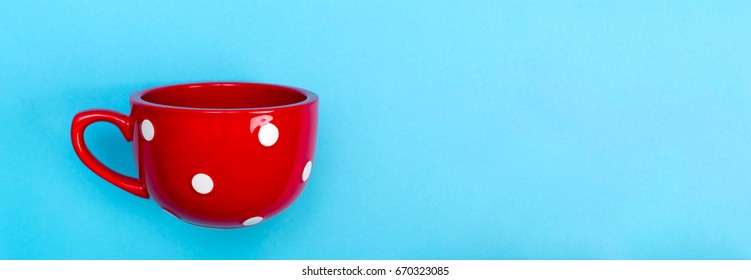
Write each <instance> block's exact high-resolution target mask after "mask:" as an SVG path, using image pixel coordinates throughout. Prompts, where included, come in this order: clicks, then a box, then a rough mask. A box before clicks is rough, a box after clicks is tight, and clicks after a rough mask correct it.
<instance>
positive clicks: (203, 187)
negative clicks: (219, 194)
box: [191, 173, 214, 194]
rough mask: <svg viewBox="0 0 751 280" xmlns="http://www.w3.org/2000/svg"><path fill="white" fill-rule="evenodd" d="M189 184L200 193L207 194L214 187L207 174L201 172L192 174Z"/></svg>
mask: <svg viewBox="0 0 751 280" xmlns="http://www.w3.org/2000/svg"><path fill="white" fill-rule="evenodd" d="M191 184H193V189H194V190H196V191H197V192H198V193H200V194H207V193H209V192H211V190H212V189H213V188H214V181H212V180H211V177H209V175H206V174H203V173H198V174H196V176H193V181H191Z"/></svg>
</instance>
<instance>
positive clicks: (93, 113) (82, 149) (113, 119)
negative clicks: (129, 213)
mask: <svg viewBox="0 0 751 280" xmlns="http://www.w3.org/2000/svg"><path fill="white" fill-rule="evenodd" d="M98 121H105V122H109V123H112V124H114V125H115V126H117V128H119V129H120V132H122V134H123V136H125V140H127V141H128V142H130V141H131V140H132V139H133V135H132V134H131V132H132V130H131V127H130V121H129V120H128V116H126V115H123V114H120V113H118V112H115V111H111V110H102V109H95V110H87V111H83V112H80V113H78V114H76V116H75V117H73V125H71V128H70V137H71V139H72V140H73V149H74V150H75V151H76V155H78V158H80V159H81V161H82V162H83V164H85V165H86V167H88V168H89V169H91V171H94V173H96V174H97V175H99V176H100V177H102V178H104V180H107V182H110V183H112V184H113V185H115V186H117V187H119V188H121V189H123V190H125V191H127V192H129V193H132V194H134V195H136V196H138V197H142V198H149V193H148V192H146V189H145V188H144V187H143V186H141V183H140V182H139V181H138V179H137V178H133V177H129V176H125V175H123V174H120V173H118V172H116V171H114V170H112V169H110V168H109V167H107V166H105V165H104V164H102V162H100V161H99V160H98V159H97V158H96V157H94V155H93V154H91V151H89V148H87V147H86V142H84V140H83V132H84V131H85V130H86V127H88V126H89V125H90V124H92V123H95V122H98Z"/></svg>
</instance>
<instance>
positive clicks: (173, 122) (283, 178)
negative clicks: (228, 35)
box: [129, 83, 318, 228]
mask: <svg viewBox="0 0 751 280" xmlns="http://www.w3.org/2000/svg"><path fill="white" fill-rule="evenodd" d="M130 101H131V104H132V111H131V114H130V119H129V122H130V124H131V128H132V131H131V133H132V143H133V152H134V156H135V159H136V164H137V169H138V177H139V178H140V179H139V181H140V183H141V185H142V187H143V188H145V189H146V191H147V192H148V195H149V196H150V197H151V198H153V199H154V200H155V201H156V202H157V203H158V204H159V205H160V206H161V207H162V208H163V209H164V210H165V211H167V212H169V213H170V214H172V215H174V216H175V217H177V218H179V219H181V220H183V221H185V222H188V223H191V224H195V225H199V226H204V227H215V228H235V227H243V226H249V225H253V224H257V223H259V222H261V221H263V220H264V219H268V218H270V217H272V216H274V215H276V214H277V213H279V212H280V211H282V210H284V209H285V208H286V207H287V206H289V205H290V204H291V203H292V202H293V201H294V200H295V199H296V198H297V197H298V196H299V195H300V193H301V192H302V190H303V187H304V186H305V183H306V181H307V180H308V177H309V176H310V172H311V169H312V165H313V155H314V152H315V144H316V143H315V142H316V129H317V118H318V117H317V114H318V97H317V96H316V95H315V94H313V93H311V92H308V91H305V90H302V89H297V88H291V87H284V86H277V85H268V84H253V83H200V84H184V85H174V86H166V87H160V88H154V89H150V90H145V91H141V92H137V93H135V94H133V95H132V96H131V98H130Z"/></svg>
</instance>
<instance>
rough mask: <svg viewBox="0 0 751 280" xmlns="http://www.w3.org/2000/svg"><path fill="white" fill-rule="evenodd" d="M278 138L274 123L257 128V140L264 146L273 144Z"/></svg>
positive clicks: (277, 130)
mask: <svg viewBox="0 0 751 280" xmlns="http://www.w3.org/2000/svg"><path fill="white" fill-rule="evenodd" d="M277 139H279V129H278V128H276V126H275V125H274V124H271V123H270V124H266V125H264V126H262V127H261V129H260V130H258V141H261V145H264V146H266V147H268V146H271V145H274V143H276V140H277Z"/></svg>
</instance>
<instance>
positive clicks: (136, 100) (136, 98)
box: [130, 82, 318, 113]
mask: <svg viewBox="0 0 751 280" xmlns="http://www.w3.org/2000/svg"><path fill="white" fill-rule="evenodd" d="M212 86H244V87H248V86H250V87H261V88H264V87H265V88H268V89H276V90H285V91H292V92H295V93H298V94H301V95H303V96H305V99H304V100H301V101H298V102H294V103H290V104H283V105H276V106H259V107H241V108H202V107H189V106H176V105H167V104H161V103H156V102H151V101H147V100H145V99H143V96H145V95H146V94H150V93H154V92H157V91H162V90H167V89H189V88H195V87H212ZM316 101H318V95H316V94H315V93H313V92H311V91H309V90H305V89H301V88H296V87H291V86H283V85H277V84H267V83H251V82H197V83H182V84H173V85H165V86H158V87H153V88H148V89H144V90H139V91H137V92H135V93H133V94H131V96H130V103H131V104H132V105H133V106H135V105H139V106H143V107H147V108H157V109H166V110H176V111H195V112H221V113H227V112H256V111H270V110H275V109H284V108H294V107H300V106H305V105H307V104H310V103H314V102H316Z"/></svg>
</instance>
